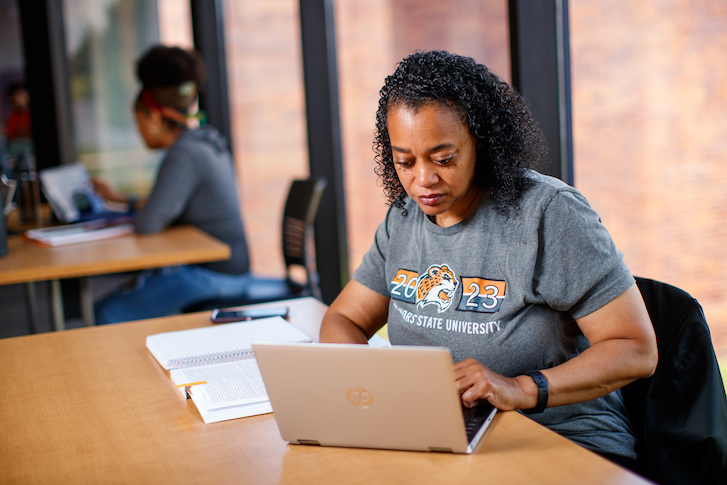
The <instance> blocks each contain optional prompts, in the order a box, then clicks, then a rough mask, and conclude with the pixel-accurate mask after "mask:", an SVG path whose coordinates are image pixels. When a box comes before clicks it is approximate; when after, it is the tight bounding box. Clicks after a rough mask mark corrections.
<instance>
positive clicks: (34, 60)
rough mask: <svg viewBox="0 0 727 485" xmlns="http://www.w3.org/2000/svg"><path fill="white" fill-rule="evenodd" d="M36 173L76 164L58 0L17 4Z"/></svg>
mask: <svg viewBox="0 0 727 485" xmlns="http://www.w3.org/2000/svg"><path fill="white" fill-rule="evenodd" d="M18 8H19V10H20V23H21V28H22V31H23V53H24V56H25V78H26V86H27V88H28V93H29V94H30V112H31V113H32V119H33V126H32V130H33V145H34V149H35V158H36V164H37V166H38V169H43V168H47V167H52V166H55V165H58V164H61V163H71V162H74V161H76V147H75V140H76V138H75V136H74V131H73V117H72V115H71V89H70V84H69V82H70V74H69V73H70V70H69V67H68V54H67V52H66V39H65V26H64V24H63V4H62V1H61V0H45V1H39V2H26V1H19V2H18Z"/></svg>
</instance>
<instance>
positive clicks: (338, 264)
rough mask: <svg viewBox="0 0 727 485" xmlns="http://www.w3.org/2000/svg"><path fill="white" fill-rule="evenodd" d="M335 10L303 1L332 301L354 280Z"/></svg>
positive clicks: (322, 254) (324, 271)
mask: <svg viewBox="0 0 727 485" xmlns="http://www.w3.org/2000/svg"><path fill="white" fill-rule="evenodd" d="M333 14H334V12H333V1H332V0H300V25H301V37H302V39H301V40H302V50H303V77H304V83H305V102H306V116H307V122H308V123H307V125H308V153H309V157H310V160H309V163H310V172H311V174H312V175H320V176H323V177H325V178H326V180H328V187H327V188H326V191H325V192H324V194H323V198H322V199H321V205H320V208H319V210H318V217H317V220H316V224H315V230H316V258H317V260H318V271H319V273H320V277H321V290H322V293H323V301H324V302H325V303H328V304H330V303H331V302H332V301H333V300H334V298H335V297H336V296H337V295H338V293H339V292H340V291H341V289H342V288H343V286H344V285H345V284H346V283H347V282H348V279H349V272H348V243H347V236H346V205H345V197H344V187H343V155H342V145H341V124H340V115H339V107H338V69H337V65H336V36H335V29H334V18H333Z"/></svg>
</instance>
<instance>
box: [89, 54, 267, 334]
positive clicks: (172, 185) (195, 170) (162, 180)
mask: <svg viewBox="0 0 727 485" xmlns="http://www.w3.org/2000/svg"><path fill="white" fill-rule="evenodd" d="M137 77H138V78H139V80H140V81H141V84H142V89H141V91H140V93H139V95H138V97H137V98H136V102H135V103H134V113H135V115H136V120H137V123H138V129H139V133H140V134H141V137H142V138H143V139H144V142H145V143H146V145H147V146H148V147H149V148H151V149H164V150H167V154H166V156H165V157H164V159H163V160H162V163H161V166H160V168H159V173H158V174H157V179H156V182H155V184H154V187H153V188H152V191H151V194H150V195H149V197H148V198H147V199H142V200H137V201H134V200H130V199H129V198H128V197H126V196H125V195H124V194H121V193H119V192H118V191H117V190H116V189H114V188H113V187H112V186H110V185H109V184H108V183H106V182H104V181H102V180H96V181H95V189H96V191H97V193H99V194H100V195H101V196H103V197H104V198H106V199H107V200H112V201H117V202H129V203H132V204H134V205H135V206H136V209H137V213H136V216H135V218H134V227H135V229H136V231H137V232H139V233H142V234H146V233H155V232H159V231H162V230H163V229H165V228H167V227H169V226H170V225H172V224H175V223H181V224H191V225H193V226H196V227H198V228H199V229H201V230H202V231H204V232H206V233H207V234H210V235H211V236H213V237H215V238H217V239H219V240H220V241H223V242H225V243H226V244H228V245H229V246H230V248H231V250H232V256H231V257H230V259H228V260H226V261H219V262H212V263H206V264H200V265H183V266H176V267H169V268H162V269H158V270H153V271H145V272H143V273H142V274H141V276H140V277H139V278H138V279H137V281H136V284H135V285H134V286H133V287H131V288H128V289H125V290H123V291H120V292H116V293H113V294H111V295H109V296H108V297H106V298H105V299H103V300H101V301H100V302H99V303H98V304H97V305H96V319H97V322H98V323H114V322H122V321H128V320H137V319H141V318H152V317H160V316H165V315H170V314H174V313H179V311H180V310H181V309H183V308H184V307H186V306H188V305H191V304H194V303H197V302H199V301H203V300H207V299H212V298H225V297H233V296H241V295H244V294H245V293H246V291H247V290H248V289H249V288H250V286H251V284H252V283H254V282H256V280H255V279H254V278H253V276H252V275H251V274H250V272H249V271H250V261H249V255H248V248H247V242H246V238H245V230H244V227H243V221H242V218H241V216H240V206H239V201H238V196H237V189H236V187H235V172H234V166H233V161H232V156H231V155H230V152H229V151H228V149H227V142H226V140H225V138H224V137H223V136H222V135H221V134H220V133H219V131H217V130H216V129H214V128H213V127H211V126H205V127H202V128H200V127H199V123H198V120H197V118H196V117H195V116H194V114H195V109H194V108H195V105H196V101H197V93H198V89H199V87H200V86H201V85H202V83H203V81H204V68H203V65H202V62H201V59H200V58H199V57H198V56H197V54H196V53H194V52H189V51H185V50H182V49H180V48H176V47H165V46H156V47H153V48H151V49H150V50H149V51H147V52H146V53H145V54H144V55H143V56H142V58H141V59H140V60H139V61H138V64H137Z"/></svg>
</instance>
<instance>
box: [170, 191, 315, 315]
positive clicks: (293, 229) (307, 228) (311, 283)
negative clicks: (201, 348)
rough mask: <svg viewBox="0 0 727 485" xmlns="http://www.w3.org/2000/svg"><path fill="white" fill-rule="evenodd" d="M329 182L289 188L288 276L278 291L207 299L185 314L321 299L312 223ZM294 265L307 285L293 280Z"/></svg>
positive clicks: (285, 217)
mask: <svg viewBox="0 0 727 485" xmlns="http://www.w3.org/2000/svg"><path fill="white" fill-rule="evenodd" d="M327 183H328V182H327V181H326V179H325V178H323V177H311V178H309V179H307V180H294V181H293V182H292V184H291V185H290V191H289V192H288V199H287V201H286V203H285V211H284V212H283V225H282V243H283V259H284V261H285V269H286V277H285V279H284V280H283V281H281V283H282V284H281V285H280V290H279V292H277V293H275V294H266V296H265V298H264V299H260V298H257V299H256V298H251V297H250V296H248V295H241V296H239V297H235V298H217V299H213V300H206V301H202V302H199V303H195V304H193V305H190V306H188V307H187V308H185V309H184V310H182V311H183V312H184V313H190V312H199V311H204V310H212V309H215V308H229V307H235V306H242V305H250V304H253V303H264V302H267V301H277V300H289V299H292V298H301V297H304V296H313V297H315V298H317V299H319V300H321V299H322V297H321V290H320V286H319V280H318V270H317V268H316V256H315V236H314V230H313V223H314V222H315V218H316V214H317V213H318V205H319V204H320V201H321V196H322V195H323V191H324V190H325V188H326V185H327ZM293 266H300V267H302V268H303V269H304V270H305V276H306V281H305V282H304V283H299V282H297V281H294V280H293V278H292V274H291V267H293Z"/></svg>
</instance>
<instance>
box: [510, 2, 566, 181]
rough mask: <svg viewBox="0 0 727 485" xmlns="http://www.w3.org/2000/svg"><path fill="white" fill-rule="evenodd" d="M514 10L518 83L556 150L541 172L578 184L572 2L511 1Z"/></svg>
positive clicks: (512, 31) (512, 22) (514, 67)
mask: <svg viewBox="0 0 727 485" xmlns="http://www.w3.org/2000/svg"><path fill="white" fill-rule="evenodd" d="M509 8H510V56H511V65H512V83H513V86H514V87H515V89H517V90H518V92H520V94H522V95H523V97H524V98H525V99H526V100H527V101H528V102H529V103H530V106H531V107H532V109H533V111H534V113H535V117H536V118H537V119H538V121H539V122H540V126H541V128H542V130H543V133H544V135H545V139H546V141H547V142H548V148H549V150H550V161H549V162H548V163H547V164H544V165H543V166H541V167H540V168H539V170H540V171H541V172H543V173H546V174H548V175H553V176H554V177H558V178H560V179H562V180H563V181H565V182H567V183H569V184H571V185H573V130H572V120H571V90H570V42H569V35H568V30H569V29H568V0H510V4H509Z"/></svg>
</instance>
